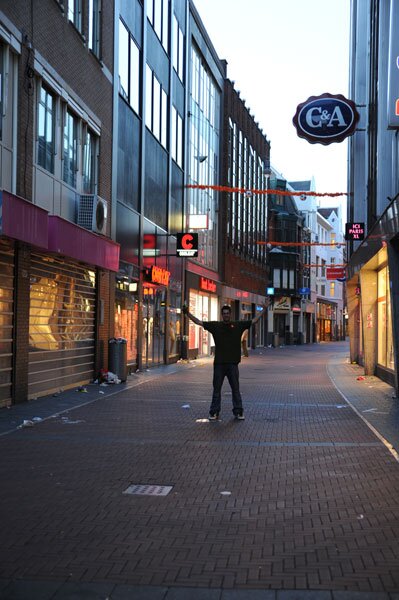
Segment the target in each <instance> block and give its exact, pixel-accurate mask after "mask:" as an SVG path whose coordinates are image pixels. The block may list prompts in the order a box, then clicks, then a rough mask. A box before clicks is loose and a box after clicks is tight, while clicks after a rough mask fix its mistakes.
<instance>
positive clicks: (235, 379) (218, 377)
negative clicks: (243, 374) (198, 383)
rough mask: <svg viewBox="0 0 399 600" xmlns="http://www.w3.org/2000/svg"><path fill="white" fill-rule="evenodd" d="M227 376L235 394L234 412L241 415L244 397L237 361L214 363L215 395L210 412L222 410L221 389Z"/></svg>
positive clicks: (233, 398) (214, 412)
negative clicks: (242, 395)
mask: <svg viewBox="0 0 399 600" xmlns="http://www.w3.org/2000/svg"><path fill="white" fill-rule="evenodd" d="M225 377H227V379H228V381H229V384H230V387H231V392H232V395H233V397H232V400H233V413H234V414H235V415H239V414H241V413H242V399H241V394H240V383H239V375H238V365H237V364H235V363H226V364H214V365H213V395H212V404H211V407H210V409H209V413H210V414H216V413H219V412H220V405H221V391H222V385H223V381H224V378H225Z"/></svg>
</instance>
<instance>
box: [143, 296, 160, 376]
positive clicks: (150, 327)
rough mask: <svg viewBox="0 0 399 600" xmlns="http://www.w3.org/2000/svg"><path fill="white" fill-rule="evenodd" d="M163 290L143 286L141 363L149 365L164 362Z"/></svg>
mask: <svg viewBox="0 0 399 600" xmlns="http://www.w3.org/2000/svg"><path fill="white" fill-rule="evenodd" d="M164 349H165V290H164V289H157V288H144V298H143V350H142V359H143V365H144V366H146V367H150V366H153V365H159V364H162V363H163V362H164Z"/></svg>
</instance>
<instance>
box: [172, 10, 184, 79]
mask: <svg viewBox="0 0 399 600" xmlns="http://www.w3.org/2000/svg"><path fill="white" fill-rule="evenodd" d="M173 68H174V70H175V71H176V73H177V75H178V76H179V79H180V81H183V77H184V36H183V32H182V30H181V29H180V26H179V22H178V20H177V18H176V15H173Z"/></svg>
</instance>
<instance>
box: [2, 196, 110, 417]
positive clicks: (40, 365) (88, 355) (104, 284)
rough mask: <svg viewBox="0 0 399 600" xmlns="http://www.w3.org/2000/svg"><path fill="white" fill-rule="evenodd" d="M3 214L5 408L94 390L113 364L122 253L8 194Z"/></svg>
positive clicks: (108, 241) (85, 232)
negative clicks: (114, 297) (112, 277)
mask: <svg viewBox="0 0 399 600" xmlns="http://www.w3.org/2000/svg"><path fill="white" fill-rule="evenodd" d="M0 208H1V215H2V219H0V234H1V238H0V259H1V260H0V303H1V304H0V305H1V309H2V317H1V320H0V327H1V329H2V331H1V334H2V338H1V340H2V341H1V345H0V361H1V371H2V377H1V379H0V405H2V406H4V405H9V404H11V403H16V402H20V401H25V400H26V399H31V398H37V397H39V396H43V395H46V394H49V393H52V392H54V391H58V390H60V389H65V388H68V387H72V386H74V385H77V384H81V383H88V382H89V381H90V380H92V379H93V377H94V375H95V373H96V371H97V367H98V365H97V364H96V363H98V364H100V363H103V361H106V360H107V357H106V354H105V353H104V340H103V337H105V335H106V333H108V332H105V324H104V313H105V306H106V303H107V301H108V300H107V294H108V291H109V288H108V278H109V272H110V271H117V268H118V264H119V245H118V244H115V243H114V242H113V241H112V240H109V239H107V238H105V237H102V236H99V235H96V234H94V233H92V232H91V231H87V230H86V229H83V228H82V227H78V226H77V225H75V224H74V223H71V222H70V221H66V220H65V219H62V218H61V217H58V216H55V215H49V214H48V213H47V211H45V210H43V209H42V208H39V207H37V206H36V205H34V204H32V203H31V202H28V201H26V200H24V199H23V198H19V197H17V196H15V195H13V194H9V193H7V192H4V191H2V192H1V191H0ZM107 272H108V274H107ZM16 374H18V377H16V376H15V375H16Z"/></svg>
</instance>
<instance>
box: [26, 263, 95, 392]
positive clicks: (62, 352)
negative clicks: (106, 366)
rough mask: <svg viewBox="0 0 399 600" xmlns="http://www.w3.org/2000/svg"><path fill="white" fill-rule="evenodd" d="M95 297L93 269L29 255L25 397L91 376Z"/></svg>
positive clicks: (85, 379)
mask: <svg viewBox="0 0 399 600" xmlns="http://www.w3.org/2000/svg"><path fill="white" fill-rule="evenodd" d="M95 297H96V281H95V273H94V271H91V270H90V269H89V268H88V267H85V266H84V265H80V264H78V263H73V262H64V261H62V260H61V259H60V258H58V257H50V256H41V255H36V254H32V258H31V278H30V308H29V384H28V385H29V392H28V395H29V398H34V397H37V396H42V395H45V394H48V393H51V392H53V391H55V390H59V389H60V388H66V387H71V386H73V385H77V384H81V383H87V382H88V381H90V380H91V379H92V377H93V369H94V350H95Z"/></svg>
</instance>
